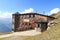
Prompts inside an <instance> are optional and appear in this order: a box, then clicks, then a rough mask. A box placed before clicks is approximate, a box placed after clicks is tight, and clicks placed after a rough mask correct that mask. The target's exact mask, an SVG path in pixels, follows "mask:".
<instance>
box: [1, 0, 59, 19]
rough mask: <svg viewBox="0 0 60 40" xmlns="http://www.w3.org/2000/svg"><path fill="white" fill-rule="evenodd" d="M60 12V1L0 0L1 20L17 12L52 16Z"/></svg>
mask: <svg viewBox="0 0 60 40" xmlns="http://www.w3.org/2000/svg"><path fill="white" fill-rule="evenodd" d="M59 11H60V0H0V18H9V17H11V15H12V14H13V13H15V12H20V13H29V12H37V13H40V14H46V15H50V14H52V13H56V12H59Z"/></svg>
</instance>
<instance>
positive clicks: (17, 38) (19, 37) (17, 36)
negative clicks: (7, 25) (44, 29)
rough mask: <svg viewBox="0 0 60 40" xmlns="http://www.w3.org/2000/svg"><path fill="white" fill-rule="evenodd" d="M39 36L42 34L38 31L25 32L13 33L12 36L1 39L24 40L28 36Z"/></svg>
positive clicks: (8, 35) (4, 36) (7, 35)
mask: <svg viewBox="0 0 60 40" xmlns="http://www.w3.org/2000/svg"><path fill="white" fill-rule="evenodd" d="M37 34H41V32H37V31H36V30H28V31H23V32H13V33H12V34H6V35H1V36H0V38H4V40H23V39H25V38H26V37H27V36H34V35H37Z"/></svg>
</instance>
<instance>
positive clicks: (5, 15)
mask: <svg viewBox="0 0 60 40" xmlns="http://www.w3.org/2000/svg"><path fill="white" fill-rule="evenodd" d="M31 12H34V9H33V8H28V9H25V10H24V11H23V12H20V13H21V14H23V13H31ZM12 14H13V12H2V11H0V19H1V18H12Z"/></svg>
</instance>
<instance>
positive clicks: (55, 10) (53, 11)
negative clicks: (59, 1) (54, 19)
mask: <svg viewBox="0 0 60 40" xmlns="http://www.w3.org/2000/svg"><path fill="white" fill-rule="evenodd" d="M59 11H60V9H59V8H54V9H52V10H51V11H50V12H49V15H51V14H55V13H58V12H59Z"/></svg>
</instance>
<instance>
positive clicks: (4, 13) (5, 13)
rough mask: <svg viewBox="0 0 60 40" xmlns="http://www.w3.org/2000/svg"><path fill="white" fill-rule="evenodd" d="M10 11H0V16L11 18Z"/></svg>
mask: <svg viewBox="0 0 60 40" xmlns="http://www.w3.org/2000/svg"><path fill="white" fill-rule="evenodd" d="M11 17H12V13H9V12H2V11H0V18H11Z"/></svg>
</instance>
